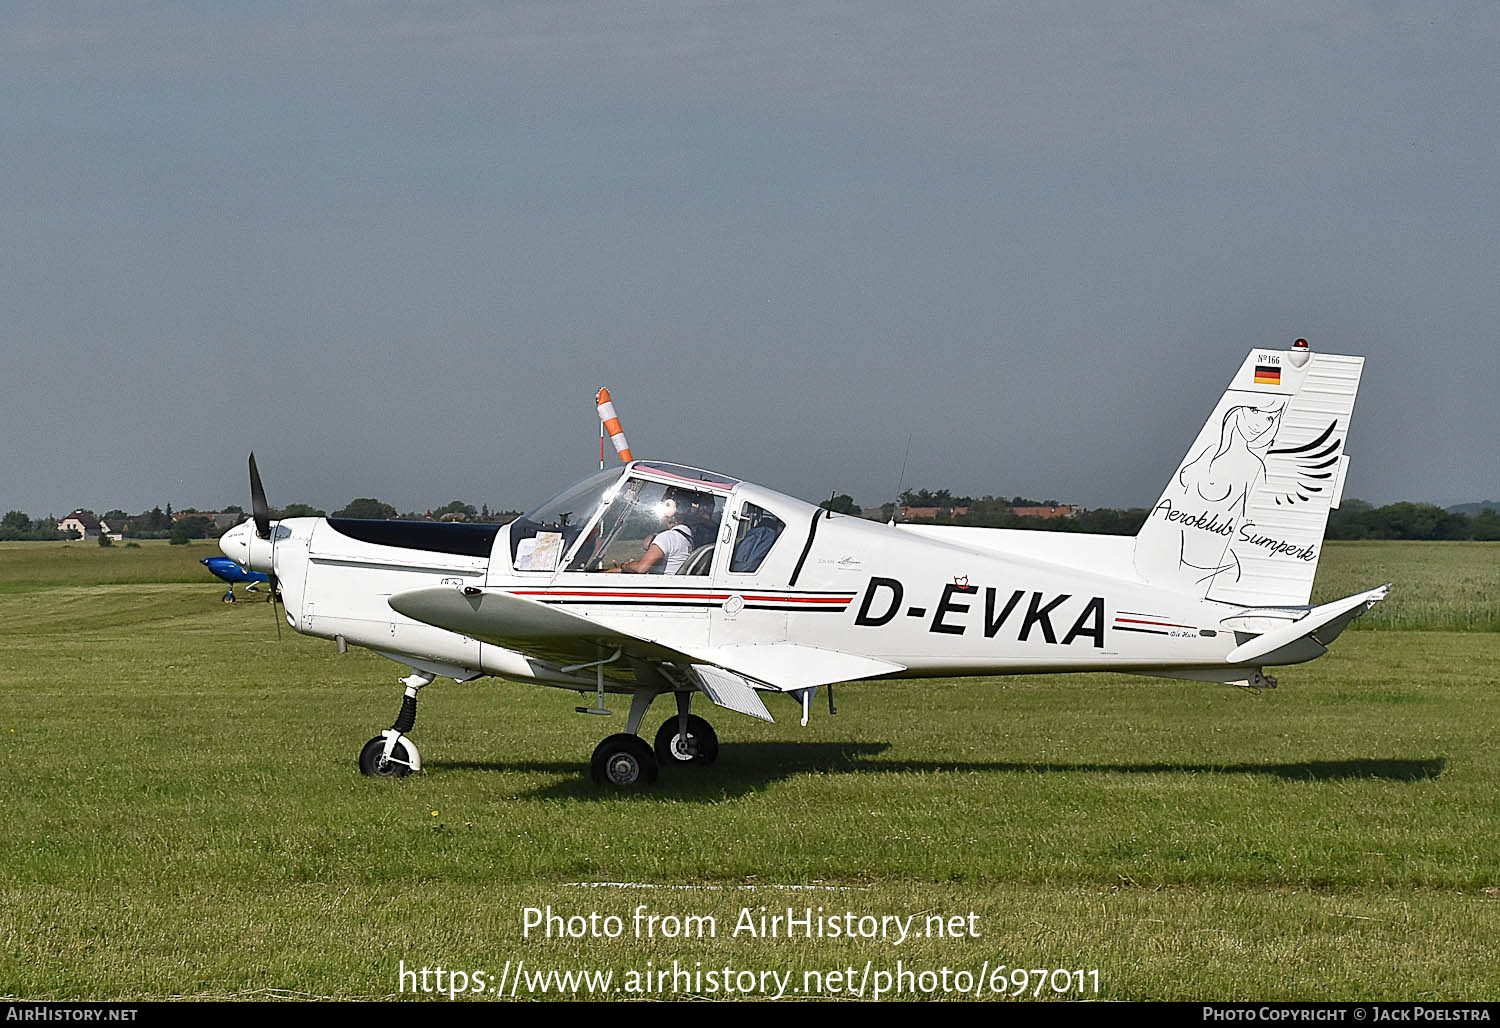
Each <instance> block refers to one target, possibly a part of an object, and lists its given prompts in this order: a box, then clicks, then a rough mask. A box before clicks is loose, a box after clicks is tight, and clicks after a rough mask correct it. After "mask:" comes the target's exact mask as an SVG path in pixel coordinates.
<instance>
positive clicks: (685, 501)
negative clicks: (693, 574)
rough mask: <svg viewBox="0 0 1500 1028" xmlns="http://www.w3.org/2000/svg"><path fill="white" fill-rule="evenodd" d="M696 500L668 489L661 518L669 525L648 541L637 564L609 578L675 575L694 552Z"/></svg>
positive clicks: (615, 570)
mask: <svg viewBox="0 0 1500 1028" xmlns="http://www.w3.org/2000/svg"><path fill="white" fill-rule="evenodd" d="M692 500H693V497H692V495H691V494H690V493H687V492H685V491H683V490H680V489H668V490H667V491H666V492H665V493H664V494H663V495H662V498H661V506H660V508H659V509H660V516H661V519H662V521H663V522H664V524H665V526H666V527H665V528H663V529H662V530H661V531H660V532H657V533H656V534H655V535H654V536H652V537H651V538H650V539H648V540H647V541H646V550H645V552H644V553H642V554H641V555H640V556H639V557H637V558H636V559H635V560H627V561H625V562H624V563H622V564H620V566H619V567H614V568H609V569H608V570H606V572H605V573H606V574H628V575H675V574H677V572H678V570H679V569H680V568H681V567H682V565H683V562H684V561H686V560H687V558H688V555H689V554H691V553H692V552H693V525H692V518H693V514H694V511H695V509H696V508H695V506H694V504H693V502H692Z"/></svg>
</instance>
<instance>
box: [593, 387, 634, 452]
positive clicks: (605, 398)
mask: <svg viewBox="0 0 1500 1028" xmlns="http://www.w3.org/2000/svg"><path fill="white" fill-rule="evenodd" d="M594 402H595V403H596V404H597V405H598V407H599V432H600V443H599V451H600V453H599V466H600V467H601V468H603V466H604V452H603V451H604V443H603V435H604V433H606V432H607V433H608V434H609V440H610V442H612V443H614V444H615V452H616V453H618V454H619V455H620V459H621V460H622V461H625V462H626V463H627V464H628V463H629V462H630V461H632V460H634V459H635V458H634V457H633V456H631V453H630V444H629V443H627V442H626V441H625V431H624V429H622V428H621V427H620V416H619V415H618V414H616V413H615V405H614V401H612V400H611V399H610V398H609V390H608V389H604V388H602V387H601V388H600V390H599V392H598V394H597V395H595V397H594Z"/></svg>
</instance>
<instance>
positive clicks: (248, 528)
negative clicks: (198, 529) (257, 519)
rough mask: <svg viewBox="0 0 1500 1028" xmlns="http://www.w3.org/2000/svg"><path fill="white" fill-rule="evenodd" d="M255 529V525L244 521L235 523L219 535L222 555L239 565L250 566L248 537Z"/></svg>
mask: <svg viewBox="0 0 1500 1028" xmlns="http://www.w3.org/2000/svg"><path fill="white" fill-rule="evenodd" d="M254 531H255V525H254V523H252V522H249V521H246V522H243V523H241V524H238V525H235V526H234V527H233V528H231V529H230V530H229V531H227V532H225V533H224V534H223V535H221V536H219V549H221V550H223V551H224V556H226V557H228V558H229V559H230V560H232V561H234V562H235V563H236V564H238V565H240V566H241V567H249V566H250V538H251V535H252V533H253V532H254Z"/></svg>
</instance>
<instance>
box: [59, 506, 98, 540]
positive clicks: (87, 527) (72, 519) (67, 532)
mask: <svg viewBox="0 0 1500 1028" xmlns="http://www.w3.org/2000/svg"><path fill="white" fill-rule="evenodd" d="M57 530H58V531H59V532H61V533H62V534H63V535H64V536H71V535H72V534H73V533H77V535H78V537H79V538H80V539H98V538H99V519H98V518H96V517H94V512H93V511H91V510H83V509H82V508H80V509H78V510H75V511H74V512H73V513H71V514H69V515H68V516H67V517H65V518H62V519H61V520H59V521H58V523H57Z"/></svg>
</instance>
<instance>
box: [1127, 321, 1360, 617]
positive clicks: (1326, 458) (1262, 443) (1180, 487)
mask: <svg viewBox="0 0 1500 1028" xmlns="http://www.w3.org/2000/svg"><path fill="white" fill-rule="evenodd" d="M1298 343H1299V344H1301V345H1300V346H1298V347H1294V348H1293V349H1291V350H1252V351H1251V352H1250V355H1249V356H1248V357H1246V358H1245V362H1244V363H1243V364H1241V365H1240V369H1239V371H1237V372H1236V373H1235V376H1234V378H1233V379H1232V380H1231V381H1230V383H1229V389H1228V390H1227V391H1226V392H1225V393H1224V396H1223V397H1222V398H1221V399H1220V400H1219V403H1218V406H1216V407H1215V408H1214V412H1213V414H1212V415H1211V416H1210V417H1209V419H1208V422H1207V423H1206V424H1205V425H1204V426H1203V430H1202V431H1201V432H1199V433H1198V437H1197V439H1195V440H1194V441H1193V445H1192V447H1191V448H1190V449H1189V450H1188V452H1187V456H1186V457H1184V458H1183V460H1182V463H1181V464H1180V465H1179V466H1178V468H1177V470H1176V471H1175V472H1174V473H1173V475H1172V478H1171V480H1170V481H1169V482H1167V487H1166V489H1165V490H1163V492H1162V494H1161V499H1159V500H1158V501H1157V502H1156V506H1155V507H1154V508H1153V509H1152V511H1151V514H1150V516H1149V517H1147V519H1146V523H1145V525H1143V526H1142V527H1141V530H1140V533H1139V534H1138V535H1137V536H1136V537H1135V567H1136V571H1137V572H1139V573H1140V575H1141V576H1142V577H1143V578H1145V579H1146V580H1147V581H1148V582H1151V583H1152V584H1153V585H1159V586H1162V587H1163V588H1169V589H1175V590H1177V591H1179V592H1186V593H1191V594H1193V595H1195V596H1201V597H1206V598H1208V599H1211V600H1223V601H1225V602H1228V603H1239V604H1245V605H1274V604H1304V603H1306V602H1307V600H1308V597H1309V596H1310V595H1311V593H1312V583H1313V575H1314V574H1315V573H1316V571H1317V569H1318V557H1319V556H1320V555H1321V553H1322V549H1323V532H1324V529H1325V528H1326V527H1327V525H1328V512H1329V511H1330V510H1332V509H1334V508H1336V507H1337V506H1338V505H1339V501H1340V499H1341V498H1342V494H1343V490H1344V476H1345V473H1346V472H1347V471H1348V467H1349V458H1348V456H1346V455H1345V453H1344V442H1345V439H1346V437H1347V435H1348V430H1349V416H1350V414H1352V413H1353V411H1354V396H1355V393H1356V392H1358V390H1359V376H1360V372H1361V371H1362V370H1363V368H1364V358H1363V357H1344V356H1339V355H1337V354H1328V353H1320V354H1310V353H1309V352H1308V351H1307V349H1306V344H1305V343H1303V341H1302V340H1298Z"/></svg>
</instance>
